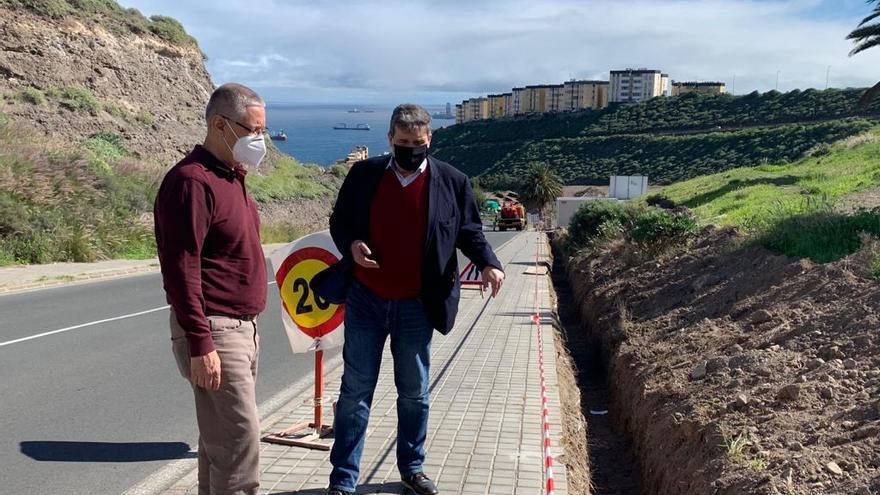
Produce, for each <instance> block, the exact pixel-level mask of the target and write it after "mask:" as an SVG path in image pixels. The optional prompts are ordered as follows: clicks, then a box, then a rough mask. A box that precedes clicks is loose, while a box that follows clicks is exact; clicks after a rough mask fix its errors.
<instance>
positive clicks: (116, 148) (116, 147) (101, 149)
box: [83, 132, 131, 160]
mask: <svg viewBox="0 0 880 495" xmlns="http://www.w3.org/2000/svg"><path fill="white" fill-rule="evenodd" d="M83 147H84V148H86V149H88V150H91V151H93V152H94V153H95V154H97V155H98V156H99V157H101V158H104V159H108V160H117V159H119V158H125V157H128V156H131V152H130V151H128V149H127V148H126V147H125V138H123V137H122V136H120V135H119V134H112V133H107V132H99V133H96V134H92V135H91V136H89V138H88V139H86V140H85V141H83Z"/></svg>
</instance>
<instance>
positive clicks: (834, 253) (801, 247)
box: [751, 200, 880, 263]
mask: <svg viewBox="0 0 880 495" xmlns="http://www.w3.org/2000/svg"><path fill="white" fill-rule="evenodd" d="M751 229H752V231H753V233H754V234H755V237H754V240H755V242H757V243H758V244H761V245H762V246H764V247H766V248H768V249H770V250H771V251H774V252H776V253H779V254H785V255H788V256H796V257H803V258H809V259H811V260H813V261H815V262H817V263H827V262H830V261H836V260H839V259H841V258H843V257H845V256H849V255H850V254H852V253H855V252H856V251H857V250H858V249H859V247H860V246H861V245H862V241H861V239H860V236H861V235H864V234H869V235H872V236H875V237H878V236H880V209H873V210H859V211H857V212H855V213H852V214H845V213H840V212H837V211H834V209H833V208H832V206H831V205H830V204H829V203H827V202H823V201H809V200H807V201H804V203H803V204H802V205H801V209H800V212H798V213H792V212H791V210H790V209H787V211H786V212H780V214H778V215H772V216H769V217H768V219H765V220H764V221H763V222H762V223H761V224H760V225H752V226H751Z"/></svg>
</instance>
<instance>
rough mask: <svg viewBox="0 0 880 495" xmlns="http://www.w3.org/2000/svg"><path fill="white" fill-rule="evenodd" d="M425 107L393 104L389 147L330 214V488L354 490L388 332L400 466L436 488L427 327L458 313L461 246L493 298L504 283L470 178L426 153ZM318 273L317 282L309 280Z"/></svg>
mask: <svg viewBox="0 0 880 495" xmlns="http://www.w3.org/2000/svg"><path fill="white" fill-rule="evenodd" d="M430 123H431V116H430V115H429V114H428V112H426V111H425V109H423V108H421V107H418V106H416V105H400V106H398V107H397V108H396V109H395V110H394V113H393V115H392V117H391V126H390V130H389V133H388V140H389V143H390V144H391V147H392V149H393V152H394V154H393V156H390V157H389V156H384V157H375V158H370V159H368V160H364V161H362V162H359V163H356V164H355V165H354V166H353V167H352V169H351V170H350V171H349V173H348V176H347V177H346V179H345V182H344V183H343V185H342V188H341V189H340V191H339V197H338V198H337V200H336V205H335V207H334V208H333V214H332V215H331V217H330V233H331V235H332V236H333V241H334V242H335V243H336V246H337V247H338V248H339V250H340V251H341V252H342V253H343V259H342V260H341V261H340V262H339V263H337V264H336V265H333V266H332V267H330V268H329V269H328V270H327V271H326V272H324V273H326V275H327V276H326V277H324V276H323V275H322V276H320V277H316V279H318V280H321V279H323V282H317V283H315V287H314V288H315V290H316V292H320V293H322V295H326V296H327V299H328V300H339V299H341V298H342V297H343V295H342V294H341V292H345V290H344V289H342V290H337V288H340V287H348V289H347V294H346V296H347V298H346V299H345V345H344V347H343V350H342V354H343V361H344V363H345V368H344V372H343V375H342V384H341V387H340V392H339V401H338V403H337V407H336V414H335V416H334V418H335V420H334V428H335V433H336V439H335V442H334V444H333V450H332V451H331V452H330V462H331V463H332V464H333V471H332V472H331V474H330V490H329V494H330V495H349V494H353V493H354V491H355V485H356V483H357V480H358V477H359V475H360V458H361V453H362V452H363V447H364V437H365V435H366V429H367V422H368V420H369V415H370V407H371V405H372V400H373V391H374V390H375V387H376V380H377V379H378V376H379V368H380V366H381V361H382V349H383V348H384V347H385V341H386V340H387V339H388V338H389V337H390V339H391V354H392V357H393V359H394V382H395V385H396V386H397V422H398V423H397V424H398V428H397V468H398V470H399V471H400V476H401V480H402V481H403V483H404V485H406V486H407V487H408V488H409V489H411V490H412V491H414V492H415V493H417V494H418V495H433V494H436V493H438V490H437V487H436V486H434V483H433V482H432V481H431V480H430V479H429V478H428V476H427V475H426V474H425V473H424V472H423V470H422V466H423V464H424V460H425V440H426V439H427V433H428V409H429V400H428V396H429V393H428V388H429V387H428V374H429V368H430V361H431V337H432V335H433V332H434V329H436V330H438V331H440V332H441V333H444V334H445V333H447V332H449V331H450V330H451V329H452V327H453V325H454V322H455V316H456V313H457V311H458V300H459V289H460V282H459V278H458V265H457V256H456V248H458V249H461V251H462V252H463V253H464V254H465V255H466V256H467V257H468V258H470V259H471V261H473V262H474V264H475V265H476V266H477V268H478V269H480V270H481V272H482V274H483V280H484V281H485V283H486V284H490V285H491V286H492V296H495V295H496V294H497V293H498V290H499V289H500V288H501V284H502V282H503V281H504V273H503V272H502V270H501V268H502V267H501V263H500V262H499V261H498V258H497V257H496V256H495V254H494V253H493V252H492V248H491V247H490V246H489V244H488V243H487V242H486V239H485V237H484V236H483V232H482V225H481V223H480V213H479V208H478V206H477V203H476V201H475V200H474V196H473V192H472V191H471V187H470V182H469V181H468V178H467V176H465V175H464V174H463V173H461V172H459V171H458V170H456V169H455V168H453V167H452V166H451V165H449V164H447V163H444V162H441V161H440V160H436V159H435V158H434V157H431V156H428V147H429V146H430V144H431V128H430ZM314 282H315V281H313V283H314Z"/></svg>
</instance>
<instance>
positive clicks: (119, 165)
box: [0, 0, 346, 265]
mask: <svg viewBox="0 0 880 495" xmlns="http://www.w3.org/2000/svg"><path fill="white" fill-rule="evenodd" d="M204 60H205V55H204V54H203V53H202V52H201V50H200V49H199V47H198V44H197V43H196V40H194V39H193V38H192V37H190V36H189V35H188V34H187V33H186V31H185V30H184V28H183V26H181V25H180V23H178V22H177V21H175V20H174V19H171V18H168V17H164V16H153V17H150V18H149V19H148V18H146V17H144V16H143V15H141V13H140V12H138V11H137V10H135V9H124V8H122V7H120V6H119V5H118V4H117V3H115V2H114V1H113V0H0V265H6V264H12V263H48V262H54V261H93V260H98V259H108V258H148V257H152V256H155V242H154V240H153V232H152V230H153V228H152V214H151V211H152V203H153V198H154V197H155V192H156V190H157V188H158V185H159V181H160V180H161V178H162V176H163V174H164V172H165V170H167V169H168V167H170V166H171V165H173V164H174V163H175V162H177V161H178V160H179V159H180V158H181V157H182V156H183V154H184V153H186V152H187V151H189V150H190V149H191V148H192V146H193V145H194V144H196V143H199V142H201V141H202V140H203V139H204V133H205V124H204V116H203V112H204V107H205V103H206V102H207V100H208V98H209V96H210V93H211V91H212V90H213V88H214V85H213V83H212V81H211V78H210V76H209V75H208V72H207V71H206V70H205V66H204ZM345 172H346V170H345V168H344V167H343V168H341V169H340V168H339V167H335V168H331V169H323V168H321V167H318V166H310V165H303V164H302V163H300V162H298V161H296V160H295V159H293V158H291V157H288V156H286V155H282V154H281V153H280V152H278V150H277V149H274V148H273V149H272V150H271V153H270V155H269V157H268V158H267V160H266V161H265V162H264V165H262V166H261V167H260V168H259V169H258V170H256V171H254V173H253V174H251V175H249V176H248V182H249V184H250V189H251V192H252V193H253V196H254V197H255V198H256V199H257V201H258V202H259V203H260V209H261V216H262V220H263V223H262V225H263V228H262V232H261V235H262V238H263V241H264V242H286V241H289V240H291V239H294V238H296V237H298V236H300V235H302V234H304V233H306V232H310V231H314V230H319V229H322V228H326V225H327V216H328V214H329V211H330V208H331V205H332V201H333V198H334V197H335V192H336V191H337V190H338V188H339V184H340V183H341V181H342V178H343V177H344V175H345Z"/></svg>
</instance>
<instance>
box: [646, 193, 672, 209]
mask: <svg viewBox="0 0 880 495" xmlns="http://www.w3.org/2000/svg"><path fill="white" fill-rule="evenodd" d="M645 204H646V205H648V206H656V207H657V208H663V209H665V210H674V209H676V208H678V205H677V204H676V203H675V201H673V200H671V199H669V198H667V197H666V196H664V195H662V194H655V195H653V196H648V197H647V198H646V199H645Z"/></svg>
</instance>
